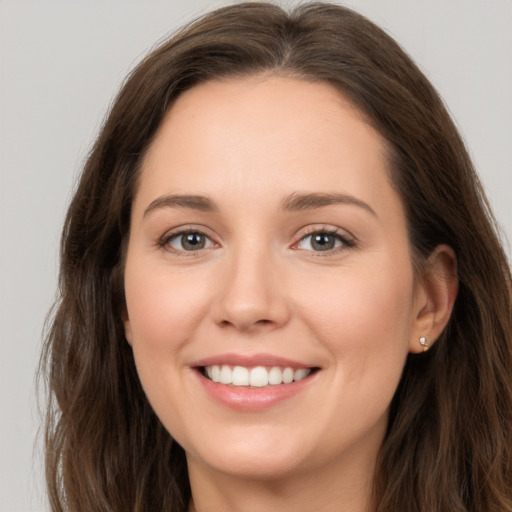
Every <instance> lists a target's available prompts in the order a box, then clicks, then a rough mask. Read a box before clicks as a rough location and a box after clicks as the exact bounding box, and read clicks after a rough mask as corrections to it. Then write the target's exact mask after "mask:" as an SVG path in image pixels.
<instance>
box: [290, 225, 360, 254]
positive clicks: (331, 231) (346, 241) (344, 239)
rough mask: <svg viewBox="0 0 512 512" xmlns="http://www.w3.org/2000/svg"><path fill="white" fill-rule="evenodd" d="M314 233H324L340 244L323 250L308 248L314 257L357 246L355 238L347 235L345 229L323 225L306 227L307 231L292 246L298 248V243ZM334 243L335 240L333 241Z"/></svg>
mask: <svg viewBox="0 0 512 512" xmlns="http://www.w3.org/2000/svg"><path fill="white" fill-rule="evenodd" d="M315 235H324V236H330V237H333V238H334V239H335V241H338V242H340V243H341V246H338V247H333V248H331V249H327V250H325V251H314V250H309V249H306V250H308V252H310V253H313V254H314V256H315V257H324V256H332V255H333V254H336V253H339V252H342V251H346V250H347V249H352V248H356V247H357V242H356V239H355V238H354V237H352V236H350V235H348V234H347V233H346V232H345V231H340V230H339V229H336V228H328V227H323V228H320V229H318V228H317V227H312V228H309V229H308V232H307V233H306V234H304V235H303V236H301V238H300V240H299V241H298V242H296V243H295V244H293V246H292V248H293V249H296V250H300V249H299V248H298V246H299V244H300V243H302V242H303V241H305V240H306V239H308V238H311V237H313V236H315ZM335 243H336V242H335Z"/></svg>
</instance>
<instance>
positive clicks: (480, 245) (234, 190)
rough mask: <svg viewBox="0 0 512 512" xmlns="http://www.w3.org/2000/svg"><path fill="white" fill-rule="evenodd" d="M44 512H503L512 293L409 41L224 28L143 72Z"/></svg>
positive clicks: (74, 212)
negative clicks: (48, 510) (403, 44)
mask: <svg viewBox="0 0 512 512" xmlns="http://www.w3.org/2000/svg"><path fill="white" fill-rule="evenodd" d="M61 290H62V296H61V298H60V301H59V304H58V308H57V310H56V314H55V318H54V321H53V326H52V330H51V332H50V335H49V337H48V341H47V346H46V352H45V355H44V363H45V364H46V365H47V369H48V372H49V375H48V378H49V385H50V391H51V399H52V407H51V408H50V413H49V415H48V424H47V477H48V484H49V491H50V498H51V502H52V507H53V510H73V511H74V510H88V511H89V510H91V511H92V510H98V511H99V510H119V511H121V510H122V511H126V510H138V511H142V510H148V511H155V510H176V511H178V510H179V511H181V510H189V511H194V510H195V511H197V512H202V511H212V510H223V511H229V510H244V511H259V510H262V509H263V508H264V509H265V510H284V511H285V510H288V509H290V510H291V509H293V510H312V509H313V510H325V511H327V510H350V511H363V510H368V511H370V510H371V511H379V512H383V511H397V510H408V511H414V510H417V511H446V510H450V511H452V510H453V511H455V510H460V511H470V510H471V511H486V512H487V511H490V510H497V511H498V510H499V511H506V510H512V491H511V489H512V485H511V484H512V454H511V451H512V427H511V426H512V382H511V380H512V379H511V370H512V312H511V311H512V310H511V276H510V269H509V267H508V264H507V261H506V257H505V255H504V252H503V250H502V248H501V246H500V244H499V241H498V239H497V236H496V234H495V229H494V224H493V220H492V215H491V213H490V211H489V208H488V205H487V202H486V200H485V197H484V195H483V192H482V191H481V189H480V186H479V183H478V179H477V177H476V176H475V173H474V171H473V168H472V165H471V163H470V160H469V157H468V155H467V152H466V150H465V148H464V145H463V143H462V141H461V138H460V136H459V135H458V133H457V131H456V129H455V127H454V125H453V123H452V121H451V120H450V118H449V115H448V114H447V112H446V110H445V108H444V106H443V104H442V102H441V100H440V99H439V97H438V95H437V94H436V92H435V91H434V90H433V88H432V86H431V85H430V84H429V83H428V81H427V80H426V78H425V77H424V76H423V75H422V74H421V72H420V71H419V70H418V69H417V67H416V66H415V65H414V64H413V63H412V62H411V61H410V59H409V58H408V57H407V56H406V55H405V54H404V53H403V51H402V50H401V49H400V48H399V47H398V46H397V44H396V43H395V42H394V41H393V40H391V39H390V38H389V36H387V35H386V34H385V33H383V32H382V31H381V30H380V29H378V28H377V27H375V26H374V25H373V24H371V23H370V22H368V21H367V20H366V19H365V18H363V17H361V16H360V15H358V14H356V13H354V12H352V11H350V10H348V9H345V8H342V7H339V6H332V5H328V4H309V5H304V6H302V7H299V8H297V9H296V10H294V11H293V12H292V13H290V14H287V13H285V12H284V11H283V10H281V9H280V8H279V7H276V6H272V5H269V4H257V3H250V4H240V5H235V6H231V7H226V8H224V9H220V10H218V11H216V12H214V13H211V14H208V15H206V16H205V17H204V18H202V19H200V20H198V21H197V22H195V23H193V24H191V25H190V26H188V27H185V28H184V29H183V30H182V31H180V32H179V33H178V34H177V35H175V36H174V37H173V38H171V39H170V40H169V41H167V42H165V43H164V44H163V45H161V46H160V47H159V48H157V49H156V50H155V51H154V52H153V53H151V54H150V55H149V56H148V57H147V58H146V59H145V60H144V61H143V62H142V63H141V64H140V65H139V66H138V67H137V68H136V69H135V70H134V71H133V73H132V74H131V75H130V77H129V78H128V80H127V82H126V83H125V85H124V87H123V89H122V90H121V92H120V94H119V96H118V98H117V100H116V102H115V104H114V105H113V108H112V110H111V112H110V114H109V116H108V118H107V120H106V123H105V125H104V127H103V129H102V132H101V134H100V136H99V138H98V140H97V142H96V145H95V147H94V149H93V151H92V153H91V155H90V157H89V160H88V162H87V164H86V166H85V169H84V172H83V175H82V178H81V181H80V184H79V186H78V189H77V191H76V194H75V197H74V199H73V201H72V203H71V206H70V209H69V212H68V216H67V220H66V225H65V229H64V235H63V242H62V261H61Z"/></svg>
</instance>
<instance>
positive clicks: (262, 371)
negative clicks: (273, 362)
mask: <svg viewBox="0 0 512 512" xmlns="http://www.w3.org/2000/svg"><path fill="white" fill-rule="evenodd" d="M249 384H250V385H251V386H253V387H255V388H262V387H264V386H266V385H267V384H268V371H267V369H266V368H265V367H264V366H256V368H253V369H252V370H251V373H250V374H249Z"/></svg>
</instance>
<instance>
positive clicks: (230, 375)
mask: <svg viewBox="0 0 512 512" xmlns="http://www.w3.org/2000/svg"><path fill="white" fill-rule="evenodd" d="M198 370H199V371H200V372H201V374H202V375H203V377H206V378H207V379H209V380H211V381H212V382H216V383H220V384H225V385H231V386H244V387H255V388H261V387H265V386H278V385H281V384H291V383H293V382H299V381H301V380H304V379H306V378H307V377H309V376H310V375H313V374H314V373H316V372H317V371H318V370H319V368H317V367H312V368H292V367H290V366H252V367H246V366H232V365H228V364H223V365H217V364H215V365H211V366H201V367H198Z"/></svg>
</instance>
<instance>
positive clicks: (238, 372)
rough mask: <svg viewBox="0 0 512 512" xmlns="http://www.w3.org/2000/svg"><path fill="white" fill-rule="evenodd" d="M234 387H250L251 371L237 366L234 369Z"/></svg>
mask: <svg viewBox="0 0 512 512" xmlns="http://www.w3.org/2000/svg"><path fill="white" fill-rule="evenodd" d="M232 384H233V386H248V385H249V370H248V369H247V368H244V367H243V366H235V367H234V368H233V379H232Z"/></svg>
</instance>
